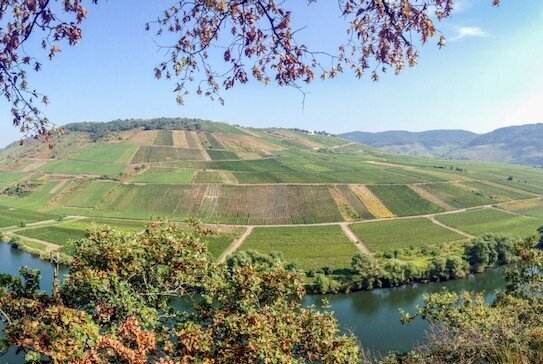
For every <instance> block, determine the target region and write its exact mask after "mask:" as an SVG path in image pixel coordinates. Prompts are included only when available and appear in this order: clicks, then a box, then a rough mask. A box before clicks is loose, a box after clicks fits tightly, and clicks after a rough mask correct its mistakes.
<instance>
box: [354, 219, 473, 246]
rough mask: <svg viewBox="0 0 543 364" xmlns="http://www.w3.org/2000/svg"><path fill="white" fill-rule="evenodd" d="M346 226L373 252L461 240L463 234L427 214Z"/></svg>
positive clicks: (463, 238)
mask: <svg viewBox="0 0 543 364" xmlns="http://www.w3.org/2000/svg"><path fill="white" fill-rule="evenodd" d="M350 227H351V230H352V231H353V232H354V233H355V234H356V236H358V238H359V239H360V240H362V241H363V242H364V243H365V244H366V245H367V246H368V248H369V249H370V250H371V251H374V252H378V251H387V250H388V251H390V250H394V249H402V248H409V247H412V246H413V247H424V246H429V245H436V244H439V243H444V242H450V241H457V240H465V237H464V236H463V235H460V234H458V233H456V232H454V231H451V230H449V229H446V228H444V227H442V226H439V225H437V224H434V223H433V222H431V221H430V220H429V219H427V218H413V219H401V220H390V221H375V222H369V223H359V224H356V223H355V224H351V225H350Z"/></svg>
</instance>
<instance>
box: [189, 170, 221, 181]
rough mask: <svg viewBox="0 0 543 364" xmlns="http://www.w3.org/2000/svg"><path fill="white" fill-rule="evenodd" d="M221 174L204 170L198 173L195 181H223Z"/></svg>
mask: <svg viewBox="0 0 543 364" xmlns="http://www.w3.org/2000/svg"><path fill="white" fill-rule="evenodd" d="M221 182H222V179H221V175H220V173H219V172H202V171H199V172H197V173H196V178H195V179H194V183H221Z"/></svg>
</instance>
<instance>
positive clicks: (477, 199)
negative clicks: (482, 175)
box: [419, 183, 497, 208]
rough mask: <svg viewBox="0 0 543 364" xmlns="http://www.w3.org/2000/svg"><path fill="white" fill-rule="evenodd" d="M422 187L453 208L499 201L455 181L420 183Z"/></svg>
mask: <svg viewBox="0 0 543 364" xmlns="http://www.w3.org/2000/svg"><path fill="white" fill-rule="evenodd" d="M419 187H420V188H422V189H424V190H426V191H428V192H429V193H430V194H432V195H434V196H436V197H437V198H438V199H440V200H442V201H443V202H445V203H446V204H448V205H450V206H452V207H453V208H463V207H472V206H482V205H488V204H492V203H496V202H497V201H496V200H494V199H492V198H490V196H489V195H484V194H482V193H480V192H478V191H475V190H473V189H470V188H469V187H468V186H465V187H461V186H459V185H457V184H453V183H439V184H437V183H436V184H427V185H420V186H419Z"/></svg>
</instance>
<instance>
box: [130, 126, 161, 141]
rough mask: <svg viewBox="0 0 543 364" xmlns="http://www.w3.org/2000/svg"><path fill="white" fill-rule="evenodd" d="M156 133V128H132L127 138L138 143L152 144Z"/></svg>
mask: <svg viewBox="0 0 543 364" xmlns="http://www.w3.org/2000/svg"><path fill="white" fill-rule="evenodd" d="M157 135H158V130H134V131H133V132H132V133H131V134H130V135H129V136H128V140H129V141H131V142H133V143H135V144H139V145H152V144H153V142H154V141H155V139H156V137H157Z"/></svg>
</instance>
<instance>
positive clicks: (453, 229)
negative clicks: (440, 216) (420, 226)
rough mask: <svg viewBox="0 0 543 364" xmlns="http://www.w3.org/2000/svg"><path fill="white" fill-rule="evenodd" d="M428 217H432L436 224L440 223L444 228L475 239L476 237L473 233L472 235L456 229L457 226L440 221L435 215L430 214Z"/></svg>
mask: <svg viewBox="0 0 543 364" xmlns="http://www.w3.org/2000/svg"><path fill="white" fill-rule="evenodd" d="M428 219H430V221H431V222H433V223H434V224H436V225H439V226H441V227H443V228H445V229H447V230H450V231H454V232H455V233H457V234H460V235H462V236H465V237H466V238H469V239H473V238H474V237H475V236H473V235H470V234H468V233H465V232H463V231H462V230H458V229H455V228H453V227H451V226H449V225H445V224H444V223H442V222H440V221H438V220H437V219H436V218H435V216H430V217H428Z"/></svg>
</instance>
